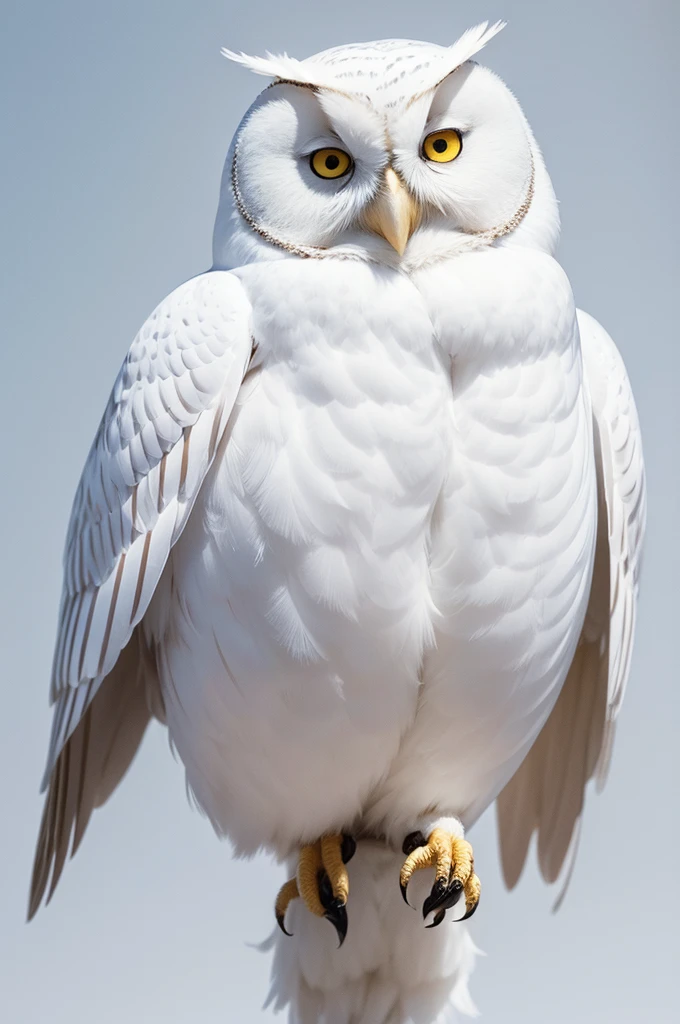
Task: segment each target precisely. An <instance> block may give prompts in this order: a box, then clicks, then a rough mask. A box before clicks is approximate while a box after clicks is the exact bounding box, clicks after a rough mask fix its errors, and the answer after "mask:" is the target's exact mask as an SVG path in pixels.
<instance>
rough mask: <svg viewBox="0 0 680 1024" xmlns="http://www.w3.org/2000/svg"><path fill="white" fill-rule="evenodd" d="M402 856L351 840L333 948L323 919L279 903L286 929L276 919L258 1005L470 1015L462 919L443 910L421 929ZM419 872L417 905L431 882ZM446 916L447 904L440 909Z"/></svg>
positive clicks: (299, 1013) (346, 1020)
mask: <svg viewBox="0 0 680 1024" xmlns="http://www.w3.org/2000/svg"><path fill="white" fill-rule="evenodd" d="M402 861H403V856H402V855H400V854H397V853H395V852H394V851H392V850H389V849H387V848H386V847H385V846H383V845H382V844H378V843H373V842H366V841H364V842H360V843H359V845H358V848H357V852H356V854H355V856H354V857H353V859H352V861H351V862H350V864H349V865H348V870H349V876H350V899H349V903H348V907H347V909H348V914H349V928H348V933H347V938H346V940H345V943H344V945H343V946H342V948H341V949H338V948H337V937H336V935H335V932H334V931H333V929H332V928H331V927H330V925H329V924H328V922H327V921H324V920H321V919H319V918H315V917H312V915H310V914H309V913H308V911H306V909H305V908H304V907H303V906H301V905H300V903H299V901H296V902H295V903H293V904H292V905H291V907H290V909H289V911H288V917H287V926H288V928H289V930H290V931H292V932H293V937H292V938H288V937H286V936H284V935H282V934H281V933H280V932H279V931H278V929H277V931H276V933H275V934H274V935H272V937H271V938H270V940H268V942H267V943H266V944H265V947H264V948H269V949H271V948H272V947H273V948H274V963H273V969H272V985H271V990H270V994H269V1000H268V1004H267V1005H271V1006H273V1008H274V1009H276V1010H282V1009H285V1008H288V1012H289V1017H288V1019H289V1022H290V1024H449V1022H452V1021H455V1020H457V1019H458V1016H457V1011H458V1012H460V1013H463V1014H466V1015H469V1016H476V1014H477V1011H476V1009H475V1006H474V1004H473V1002H472V1000H471V998H470V995H469V992H468V979H469V977H470V974H471V973H472V969H473V966H474V960H475V956H476V954H477V952H478V951H477V950H476V948H475V946H474V943H473V942H472V939H471V938H470V935H469V932H468V930H467V927H466V925H464V924H461V923H458V922H455V921H453V920H449V919H447V920H445V921H444V922H443V923H442V924H441V925H440V926H439V927H438V928H432V929H426V928H425V927H424V923H423V919H422V916H421V914H420V912H419V911H416V910H413V909H412V908H411V907H408V906H406V905H405V903H404V902H403V900H402V898H401V895H400V892H399V883H398V878H399V869H400V867H401V863H402ZM427 876H429V872H425V871H424V872H420V875H419V876H416V877H415V878H414V880H413V882H412V883H411V886H410V887H409V898H411V899H412V901H413V903H414V906H421V905H422V902H423V900H424V898H425V896H426V895H427V892H428V891H429V887H430V886H431V884H432V878H431V877H427ZM448 916H449V917H450V912H449V915H448Z"/></svg>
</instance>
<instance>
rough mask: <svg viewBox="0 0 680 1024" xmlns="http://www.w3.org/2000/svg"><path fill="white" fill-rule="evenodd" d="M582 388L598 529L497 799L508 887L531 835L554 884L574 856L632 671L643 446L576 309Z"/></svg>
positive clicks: (602, 338)
mask: <svg viewBox="0 0 680 1024" xmlns="http://www.w3.org/2000/svg"><path fill="white" fill-rule="evenodd" d="M578 322H579V330H580V334H581V346H582V351H583V360H584V369H585V377H586V384H587V386H588V389H589V391H590V395H591V399H592V406H593V420H594V443H595V455H596V465H597V474H598V509H599V522H598V536H597V545H596V553H595V565H594V570H593V582H592V586H591V593H590V600H589V604H588V609H587V612H586V618H585V622H584V625H583V631H582V633H581V638H580V640H579V644H578V647H577V649H576V653H575V655H574V660H573V662H572V665H571V667H570V670H569V674H568V675H567V679H566V682H565V684H564V687H563V689H562V692H561V694H560V697H559V699H558V701H557V703H556V705H555V707H554V709H553V711H552V714H551V715H550V718H549V719H548V721H547V722H546V724H545V726H544V727H543V729H542V731H541V733H540V734H539V736H538V738H537V740H536V742H535V743H534V745H533V747H532V748H531V750H530V751H529V754H528V755H527V757H526V758H525V760H524V761H523V763H522V765H521V766H520V768H519V769H518V771H517V772H516V773H515V775H514V776H513V778H512V779H511V780H510V782H509V783H508V785H507V786H506V787H505V789H504V790H503V792H502V793H501V795H500V796H499V798H498V802H497V812H498V823H499V837H500V846H501V859H502V864H503V872H504V876H505V881H506V884H507V885H508V887H510V888H511V887H512V886H514V885H515V884H516V882H517V880H518V879H519V876H520V874H521V871H522V868H523V866H524V863H525V860H526V856H527V851H528V848H529V843H530V840H531V836H532V834H533V833H534V831H535V832H536V833H537V850H538V861H539V866H540V869H541V873H542V874H543V877H544V878H545V879H546V881H549V882H554V881H555V880H556V879H557V878H558V876H559V874H560V872H561V870H562V867H563V865H564V862H565V860H566V858H567V855H568V853H569V850H570V848H571V849H572V851H573V852H574V853H575V850H576V845H577V839H578V832H579V823H580V819H581V813H582V810H583V803H584V798H585V789H586V785H587V783H588V781H589V780H590V779H591V778H593V777H595V778H596V780H597V784H598V788H601V786H602V785H603V784H604V781H605V778H606V774H607V770H608V767H609V761H610V757H611V749H612V743H613V738H614V730H615V724H616V718H617V715H618V712H619V709H620V707H621V702H622V700H623V696H624V692H625V688H626V682H627V680H628V675H629V671H630V660H631V653H632V646H633V634H634V631H635V613H636V603H637V593H638V581H639V575H640V566H641V557H642V542H643V536H644V530H645V514H646V498H645V477H644V464H643V459H642V444H641V438H640V427H639V423H638V417H637V411H636V408H635V402H634V400H633V393H632V390H631V386H630V381H629V380H628V375H627V373H626V369H625V366H624V364H623V360H622V359H621V356H620V355H619V352H618V350H617V348H616V346H615V345H614V342H613V341H612V339H611V338H610V337H609V335H608V334H607V333H606V331H605V330H604V329H603V328H602V327H601V326H600V324H598V323H597V321H596V320H594V319H593V318H592V317H590V316H588V314H587V313H583V312H581V311H579V313H578Z"/></svg>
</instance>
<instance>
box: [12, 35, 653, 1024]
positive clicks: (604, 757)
mask: <svg viewBox="0 0 680 1024" xmlns="http://www.w3.org/2000/svg"><path fill="white" fill-rule="evenodd" d="M500 27H502V26H500V25H495V26H493V27H491V28H487V26H486V25H482V26H478V27H477V28H476V29H472V30H470V31H469V32H467V33H465V35H464V36H463V37H461V39H460V40H458V42H457V43H455V44H454V45H453V46H451V47H441V46H436V45H433V44H428V43H416V42H406V41H400V40H385V41H382V42H377V43H366V44H358V45H355V46H345V47H338V48H336V49H334V50H330V51H326V52H325V53H322V54H318V55H317V56H315V57H313V58H310V59H308V60H304V61H297V60H294V59H292V58H289V57H286V56H284V57H272V56H271V55H268V56H267V57H265V58H250V57H246V56H245V55H243V54H241V55H239V56H236V55H234V54H228V55H229V56H231V57H232V58H235V59H237V60H238V61H240V62H241V63H243V64H246V65H247V66H249V67H250V68H251V69H252V70H254V71H256V72H258V73H260V74H264V75H267V76H270V77H272V78H273V84H272V85H271V86H270V87H269V88H267V89H266V90H265V91H264V92H263V93H262V94H261V95H260V96H259V97H258V98H257V99H256V101H255V102H254V104H253V105H252V107H251V108H250V110H249V111H248V112H247V114H246V115H245V117H244V119H243V121H242V122H241V125H240V126H239V128H238V129H237V131H236V134H235V137H234V141H233V142H232V146H231V148H230V151H229V155H228V157H227V162H226V165H225V173H224V176H223V181H222V190H221V196H220V204H219V209H218V214H217V221H216V226H215V234H214V265H213V269H212V270H211V271H209V272H208V273H206V274H202V275H200V276H199V277H197V278H194V279H193V280H191V281H189V282H187V283H186V284H184V285H182V286H181V287H180V288H178V289H177V290H176V291H175V292H173V293H172V294H171V295H170V296H169V297H168V298H167V299H165V300H164V301H163V302H162V303H161V304H160V306H159V307H158V308H157V309H156V310H155V312H154V313H153V314H152V315H151V317H150V318H149V320H147V322H146V323H145V325H144V326H143V328H142V330H141V331H140V333H139V335H138V336H137V338H136V339H135V341H134V342H133V345H132V347H131V349H130V352H129V353H128V356H127V357H126V359H125V361H124V364H123V367H122V369H121V371H120V374H119V375H118V378H117V380H116V383H115V385H114V389H113V392H112V395H111V398H110V400H109V403H108V405H107V408H106V411H105V413H104V417H103V420H102V423H101V425H100V428H99V430H98V432H97V436H96V438H95V440H94V443H93V445H92V449H91V451H90V454H89V456H88V459H87V462H86V465H85V469H84V471H83V476H82V478H81V481H80V484H79V487H78V491H77V494H76V498H75V502H74V507H73V512H72V515H71V522H70V525H69V530H68V538H67V544H66V553H65V560H64V588H63V595H62V603H61V611H60V617H59V630H58V636H57V643H56V649H55V655H54V665H53V674H52V699H53V702H54V705H55V710H54V721H53V729H52V738H51V743H50V750H49V755H48V763H47V770H46V775H45V785H46V788H47V796H46V801H45V810H44V815H43V820H42V825H41V829H40V836H39V839H38V848H37V852H36V860H35V867H34V875H33V884H32V889H31V903H30V913H31V914H33V913H35V911H36V909H37V908H38V906H39V904H40V902H41V900H42V898H43V896H44V894H45V892H46V891H48V893H49V895H51V893H52V892H53V890H54V887H55V885H56V883H57V881H58V879H59V876H60V874H61V871H62V868H63V866H64V862H65V859H66V857H67V855H68V852H69V849H75V847H77V845H78V844H79V842H80V840H81V839H82V835H83V832H84V830H85V827H86V825H87V822H88V820H89V817H90V815H91V813H92V810H93V808H94V807H97V806H99V805H101V804H102V803H103V802H104V801H105V800H106V799H107V798H108V796H109V795H110V793H111V792H112V791H113V789H114V788H115V787H116V785H117V784H118V782H119V781H120V779H121V777H122V775H123V774H124V773H125V771H126V769H127V767H128V766H129V764H130V761H131V760H132V758H133V757H134V754H135V751H136V749H137V746H138V744H139V742H140V741H141V738H142V735H143V733H144V730H145V728H146V725H147V723H148V721H149V720H150V718H151V717H152V716H155V717H157V718H158V719H160V720H161V721H163V722H165V723H166V725H167V727H168V730H169V733H170V736H171V738H172V742H173V744H174V746H175V747H176V749H177V751H178V753H179V756H180V757H181V759H182V761H183V763H184V766H185V769H186V775H187V781H188V784H189V786H190V788H191V791H192V793H193V795H194V796H195V798H196V801H197V802H198V804H199V805H200V806H201V807H202V808H203V809H204V810H205V812H206V814H207V815H208V817H209V819H210V821H211V822H212V824H213V826H214V828H215V830H216V831H217V832H218V834H220V835H226V836H228V837H229V838H230V839H231V841H232V843H233V844H234V847H235V849H236V850H237V852H239V853H241V854H248V853H252V852H254V851H256V850H258V849H260V848H267V849H269V850H271V851H273V852H274V853H276V854H277V855H278V856H279V857H281V858H289V859H290V862H291V867H292V871H293V877H291V880H290V881H289V882H288V883H286V885H285V886H284V887H283V889H282V890H281V892H280V893H279V896H278V898H277V901H276V916H277V919H278V921H279V924H280V926H281V929H282V931H285V932H287V933H290V932H292V933H294V937H293V938H284V937H283V936H282V935H281V934H280V933H279V935H278V938H276V939H272V941H273V942H275V943H276V955H275V980H274V987H273V994H272V998H273V999H274V1001H275V1003H276V1005H278V1006H284V1005H289V1006H290V1008H291V1019H292V1020H294V1021H298V1022H301V1024H312V1022H317V1021H319V1022H325V1024H330V1022H331V1021H333V1022H335V1021H340V1020H342V1021H343V1022H345V1024H359V1022H369V1021H370V1022H371V1024H381V1022H382V1024H407V1022H411V1021H416V1020H417V1021H419V1022H422V1021H444V1020H446V1019H448V1016H449V1013H450V1011H451V1008H452V1007H453V1006H454V1005H455V1006H458V1007H459V1008H462V1009H470V1005H471V1004H470V1003H469V997H468V996H467V988H466V985H467V977H468V975H469V972H470V970H471V966H472V961H473V958H474V949H473V947H472V945H471V942H470V940H469V937H468V935H467V933H466V931H465V926H464V925H456V926H455V927H452V928H448V929H441V928H436V925H439V924H441V922H442V921H443V920H444V919H446V918H448V919H450V918H451V917H456V916H457V917H459V918H460V917H462V916H466V917H467V916H470V915H471V914H472V913H473V912H474V911H475V909H476V907H477V904H478V902H479V897H480V889H481V885H480V882H479V879H478V877H477V875H476V873H475V870H474V859H473V854H472V847H471V846H470V844H469V842H468V840H467V838H466V834H465V833H466V830H467V829H468V828H469V827H470V826H471V825H472V824H474V822H475V821H476V820H477V818H478V817H479V816H480V814H481V813H482V812H483V811H484V809H485V808H486V807H487V806H488V805H489V804H490V803H491V802H492V801H493V800H495V799H496V798H498V809H499V819H500V825H501V830H500V831H501V847H502V858H503V866H504V870H505V875H506V880H507V881H508V883H509V884H514V883H515V881H516V880H517V878H518V877H519V873H520V871H521V868H522V865H523V863H524V860H525V857H526V853H527V849H528V845H529V841H530V839H531V836H532V834H533V832H534V831H537V833H538V856H539V862H540V865H541V869H542V871H543V874H544V875H545V877H546V878H547V879H549V880H551V881H552V880H554V879H556V878H557V877H558V876H559V874H560V871H561V869H562V867H563V865H564V862H565V858H566V857H567V854H568V851H569V849H570V847H571V849H572V850H573V849H574V848H575V838H576V836H577V833H578V828H579V822H580V818H581V813H582V808H583V798H584V790H585V787H586V784H587V782H588V780H589V779H590V778H591V777H593V776H596V775H597V776H598V777H599V778H600V779H601V780H602V779H603V778H604V774H605V772H606V769H607V765H608V761H609V755H610V750H611V741H612V736H613V728H614V723H615V719H616V715H617V712H618V709H619V707H620V704H621V699H622V696H623V692H624V688H625V683H626V679H627V677H628V673H629V668H630V655H631V647H632V638H633V631H634V623H635V605H636V598H637V587H638V577H639V565H640V552H641V546H642V538H643V533H644V518H645V491H644V471H643V463H642V453H641V447H640V435H639V427H638V422H637V417H636V412H635V405H634V401H633V397H632V393H631V389H630V384H629V382H628V378H627V376H626V372H625V369H624V367H623V364H622V362H621V359H620V356H619V355H618V352H617V351H616V348H615V347H614V344H613V342H612V341H611V339H610V338H609V337H608V335H606V333H605V332H604V331H603V329H602V328H601V327H600V326H599V325H598V324H597V323H596V322H595V321H594V320H593V319H592V318H590V317H588V316H587V315H586V314H583V313H581V312H579V311H577V310H576V308H575V305H574V300H573V297H572V293H571V288H570V286H569V282H568V280H567V278H566V276H565V274H564V272H563V271H562V269H561V268H560V266H559V265H558V264H557V262H556V261H555V260H554V258H553V255H552V253H553V250H554V247H555V244H556V241H557V235H558V229H559V224H558V216H557V205H556V201H555V197H554V194H553V190H552V186H551V183H550V179H549V177H548V174H547V171H546V169H545V165H544V162H543V159H542V157H541V153H540V151H539V149H538V146H537V145H536V142H535V141H534V139H533V136H532V134H531V131H530V129H529V126H528V124H527V122H526V120H525V118H524V116H523V114H522V112H521V109H520V107H519V105H518V103H517V101H516V100H515V99H514V97H513V96H512V95H511V93H510V92H509V91H508V89H507V88H506V87H505V86H504V85H503V83H502V82H501V81H500V80H499V79H498V78H496V76H495V75H493V74H492V73H491V72H490V71H488V70H487V69H485V68H483V67H480V66H479V65H477V64H476V63H474V62H473V61H472V60H471V58H472V57H473V55H474V54H475V53H476V52H477V51H478V50H479V49H481V47H482V46H484V45H485V43H486V42H487V41H488V40H489V39H490V38H491V37H492V36H493V35H494V34H495V33H496V32H497V31H498V30H499V28H500ZM428 869H430V870H428ZM400 888H401V895H402V896H403V897H404V901H407V902H408V901H410V902H411V903H417V904H419V905H420V906H421V907H422V910H423V915H422V916H424V917H425V919H426V922H427V923H428V925H429V926H430V927H429V930H428V928H424V926H423V921H422V917H421V916H420V915H415V914H413V911H412V910H410V909H409V907H408V906H405V904H404V901H402V899H401V896H400V892H399V889H400ZM460 908H462V910H461V909H460ZM324 917H325V918H327V919H328V920H329V921H330V922H331V923H332V924H333V925H334V928H335V932H334V931H333V930H332V929H330V928H329V927H328V925H327V924H323V922H320V920H319V919H320V918H324ZM433 926H435V927H434V928H433ZM336 933H337V936H338V937H339V940H340V944H341V945H342V949H339V950H338V949H336V948H335V944H337V940H336V943H335V944H334V942H333V938H334V936H335V934H336ZM345 937H346V941H344V940H345ZM343 943H344V944H343Z"/></svg>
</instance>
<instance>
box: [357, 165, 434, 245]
mask: <svg viewBox="0 0 680 1024" xmlns="http://www.w3.org/2000/svg"><path fill="white" fill-rule="evenodd" d="M364 223H365V225H366V227H367V228H368V230H369V231H373V232H375V234H376V235H382V237H383V238H385V239H387V241H388V242H389V243H390V245H391V246H392V248H393V249H396V250H397V252H398V253H399V255H400V256H403V255H404V250H405V249H406V243H407V242H408V240H409V238H410V237H411V235H412V234H413V232H414V231H415V229H416V228H417V227H418V224H419V223H420V207H419V206H418V204H417V202H416V201H415V199H414V198H413V196H412V195H411V193H410V192H409V191H408V189H407V188H406V186H405V185H404V183H403V181H402V180H401V178H400V177H399V175H398V174H397V172H396V171H395V170H393V168H392V167H388V168H387V170H386V171H385V177H384V179H383V186H382V188H381V189H380V192H379V193H378V195H377V196H376V198H375V199H374V200H373V202H372V203H371V205H370V206H369V207H368V209H367V210H366V212H365V213H364Z"/></svg>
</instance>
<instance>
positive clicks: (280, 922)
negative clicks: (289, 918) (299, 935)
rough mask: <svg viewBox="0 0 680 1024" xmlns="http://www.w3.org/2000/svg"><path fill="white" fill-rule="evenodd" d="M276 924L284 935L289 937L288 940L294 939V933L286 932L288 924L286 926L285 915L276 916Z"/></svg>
mask: <svg viewBox="0 0 680 1024" xmlns="http://www.w3.org/2000/svg"><path fill="white" fill-rule="evenodd" d="M276 923H277V924H278V926H279V928H280V929H281V931H282V932H283V934H284V935H287V936H288V938H289V939H290V938H291V937H292V935H293V933H292V932H289V931H286V924H285V919H284V915H283V914H277V915H276Z"/></svg>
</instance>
